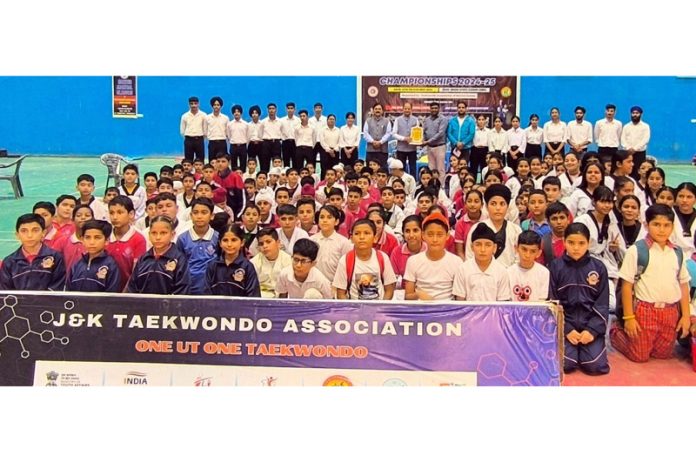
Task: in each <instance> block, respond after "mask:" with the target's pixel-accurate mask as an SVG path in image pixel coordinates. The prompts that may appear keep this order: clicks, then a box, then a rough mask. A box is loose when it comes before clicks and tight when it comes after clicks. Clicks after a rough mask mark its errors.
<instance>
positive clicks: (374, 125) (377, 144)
mask: <svg viewBox="0 0 696 462" xmlns="http://www.w3.org/2000/svg"><path fill="white" fill-rule="evenodd" d="M383 112H384V108H383V107H382V104H381V103H375V104H374V105H373V106H372V115H371V116H370V117H368V118H367V120H366V121H365V125H364V126H363V137H364V138H365V142H366V143H367V148H366V151H367V154H366V156H365V161H366V162H368V163H369V162H370V161H371V160H374V161H376V162H377V163H379V165H380V166H382V167H385V166H386V165H387V157H388V155H389V150H388V148H389V146H388V143H389V138H390V137H391V132H392V127H391V122H389V119H387V118H386V117H384V116H383Z"/></svg>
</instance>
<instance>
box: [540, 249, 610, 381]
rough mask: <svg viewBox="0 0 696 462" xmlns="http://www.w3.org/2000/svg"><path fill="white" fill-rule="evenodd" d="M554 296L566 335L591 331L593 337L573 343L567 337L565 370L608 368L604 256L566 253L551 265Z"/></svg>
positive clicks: (594, 371) (602, 371)
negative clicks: (586, 341) (575, 257)
mask: <svg viewBox="0 0 696 462" xmlns="http://www.w3.org/2000/svg"><path fill="white" fill-rule="evenodd" d="M549 272H550V273H551V281H550V284H549V292H550V294H551V299H552V300H559V301H560V303H561V305H562V306H563V311H564V314H565V328H564V332H563V333H564V335H567V334H568V333H569V332H571V331H572V330H576V331H577V332H582V331H584V330H587V331H589V332H590V333H591V334H592V336H593V337H594V341H592V342H591V343H588V344H587V345H582V344H578V345H573V344H571V343H570V342H569V341H568V339H567V338H566V339H565V355H564V356H565V370H566V371H572V370H574V369H577V368H578V367H579V368H580V369H582V370H583V371H585V372H587V373H590V374H606V373H607V372H609V363H608V361H607V349H606V344H605V340H604V334H605V333H606V330H607V322H608V319H609V276H608V275H607V268H606V266H605V265H604V263H602V261H601V260H599V259H597V258H595V257H592V256H590V254H589V253H586V254H585V255H584V256H583V257H582V258H580V260H577V261H576V260H573V259H572V258H570V257H569V256H568V254H567V253H564V254H563V256H562V257H560V258H557V259H555V260H554V261H552V262H551V264H550V265H549Z"/></svg>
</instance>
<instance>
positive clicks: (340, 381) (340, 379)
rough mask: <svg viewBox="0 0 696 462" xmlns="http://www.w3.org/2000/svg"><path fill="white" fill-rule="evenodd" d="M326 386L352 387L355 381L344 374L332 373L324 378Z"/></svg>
mask: <svg viewBox="0 0 696 462" xmlns="http://www.w3.org/2000/svg"><path fill="white" fill-rule="evenodd" d="M322 385H323V386H324V387H352V386H353V382H351V381H350V379H348V377H346V376H344V375H332V376H331V377H329V378H327V379H326V380H324V383H323V384H322Z"/></svg>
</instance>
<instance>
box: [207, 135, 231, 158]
mask: <svg viewBox="0 0 696 462" xmlns="http://www.w3.org/2000/svg"><path fill="white" fill-rule="evenodd" d="M220 152H221V153H223V154H225V155H227V141H225V140H208V162H212V160H213V159H215V158H216V157H217V155H218V153H220Z"/></svg>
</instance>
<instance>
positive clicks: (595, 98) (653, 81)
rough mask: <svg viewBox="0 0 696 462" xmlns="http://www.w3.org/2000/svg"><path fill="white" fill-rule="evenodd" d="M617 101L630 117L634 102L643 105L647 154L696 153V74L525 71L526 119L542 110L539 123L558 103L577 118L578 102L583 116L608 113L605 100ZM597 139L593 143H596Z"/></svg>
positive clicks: (682, 158)
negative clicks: (547, 74)
mask: <svg viewBox="0 0 696 462" xmlns="http://www.w3.org/2000/svg"><path fill="white" fill-rule="evenodd" d="M607 103H613V104H615V105H616V110H617V119H619V120H620V121H621V122H623V123H624V124H625V123H627V122H630V118H631V117H630V112H629V111H630V108H631V106H634V105H638V106H641V107H642V108H643V111H644V112H643V120H644V121H645V122H646V123H647V124H649V125H650V132H651V133H650V134H651V139H650V144H649V145H648V154H652V155H655V156H657V157H658V159H660V160H664V161H674V162H677V161H678V162H688V161H690V160H691V157H692V156H693V155H694V154H696V124H692V123H691V119H696V79H694V78H677V77H522V82H521V96H520V106H521V110H522V112H521V114H520V117H521V118H522V125H523V126H526V125H527V121H528V120H529V115H530V114H532V113H536V114H539V117H540V119H541V121H540V124H539V125H542V124H543V122H546V121H547V120H549V119H550V117H549V111H550V109H551V107H553V106H557V107H558V108H559V109H560V111H561V119H562V120H564V121H566V122H567V121H569V120H574V119H575V115H574V111H573V110H574V109H575V106H584V107H585V109H587V114H586V115H585V119H586V120H588V121H590V122H592V125H593V126H594V123H595V122H596V121H597V120H599V119H602V118H603V117H604V106H605V105H606V104H607ZM594 146H595V145H593V147H594Z"/></svg>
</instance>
